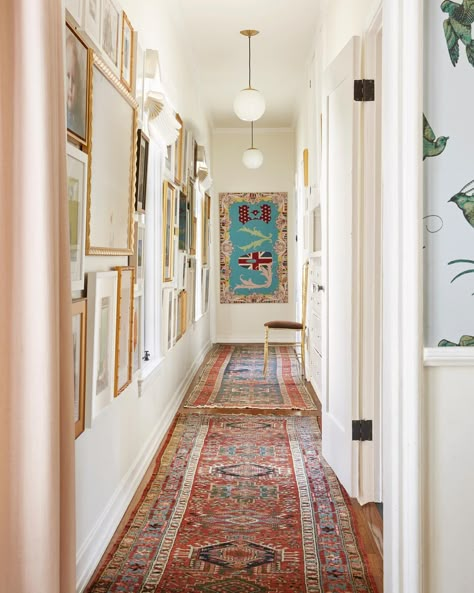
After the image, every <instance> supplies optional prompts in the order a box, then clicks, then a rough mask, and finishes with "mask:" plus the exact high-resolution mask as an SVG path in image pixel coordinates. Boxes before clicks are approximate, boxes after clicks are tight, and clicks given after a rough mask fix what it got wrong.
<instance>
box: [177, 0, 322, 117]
mask: <svg viewBox="0 0 474 593" xmlns="http://www.w3.org/2000/svg"><path fill="white" fill-rule="evenodd" d="M170 2H172V3H173V9H174V10H175V16H176V18H177V19H179V22H180V25H181V27H182V30H183V32H184V33H185V39H186V42H187V45H188V50H189V51H190V55H191V56H192V60H193V62H194V64H195V68H196V70H197V72H196V74H197V78H198V81H199V84H200V86H201V91H202V100H203V104H204V105H205V107H206V109H207V110H208V114H209V119H210V122H211V124H212V126H213V127H217V128H233V127H245V126H248V125H249V124H247V123H245V122H242V121H241V120H239V119H238V118H237V116H236V115H235V114H234V112H233V110H232V104H233V100H234V97H235V95H236V94H237V93H238V92H239V90H241V89H242V88H245V87H246V86H247V82H248V39H247V38H246V37H243V36H242V35H240V33H239V32H240V31H241V30H242V29H257V30H258V31H260V34H259V35H257V36H256V37H253V38H252V86H253V87H254V88H257V89H258V90H259V91H261V92H262V93H263V95H264V97H265V101H266V105H267V107H266V111H265V114H264V115H263V117H262V118H261V119H260V120H259V121H258V123H257V124H256V125H258V127H261V128H273V127H290V126H293V125H294V123H295V115H296V110H297V107H298V105H299V98H300V97H301V90H302V85H303V84H304V71H305V64H306V62H307V60H308V58H309V57H310V56H309V53H310V51H311V47H312V45H313V43H314V35H315V29H316V20H317V18H318V12H319V10H318V7H319V0H170Z"/></svg>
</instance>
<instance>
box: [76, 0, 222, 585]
mask: <svg viewBox="0 0 474 593" xmlns="http://www.w3.org/2000/svg"><path fill="white" fill-rule="evenodd" d="M120 8H121V9H123V10H124V11H125V12H126V14H127V17H128V19H129V20H130V23H131V25H132V27H133V29H134V30H135V31H136V32H137V33H138V37H137V39H138V43H139V44H140V47H141V49H142V50H145V49H147V48H148V49H153V50H157V51H158V55H159V69H158V73H157V83H156V84H155V85H154V86H152V87H151V88H152V90H156V91H160V92H163V93H165V95H166V97H167V101H168V103H169V106H170V108H171V109H172V110H173V111H175V112H177V113H179V114H180V116H181V117H182V119H183V120H184V122H185V125H186V127H187V128H188V129H190V130H192V133H193V136H194V138H195V140H196V141H197V143H198V144H199V145H201V146H203V147H205V150H206V154H207V155H210V138H211V135H210V128H209V125H208V121H207V117H206V114H205V112H204V110H203V109H202V107H201V102H200V97H199V91H198V85H197V82H196V80H195V78H194V76H195V69H194V68H193V63H192V57H190V48H188V47H187V46H186V40H185V38H184V37H183V36H182V35H181V33H180V24H179V20H177V19H176V18H175V15H174V13H173V8H172V7H170V3H169V2H165V1H160V0H158V1H156V0H154V1H151V0H149V1H148V0H144V1H141V2H135V1H134V0H123V1H121V2H120ZM208 165H209V166H210V162H209V160H208ZM155 173H156V174H157V175H158V172H157V171H155ZM160 174H161V173H160ZM149 176H150V172H149ZM209 194H210V195H211V200H212V190H211V191H210V192H209ZM201 197H202V196H201ZM157 206H158V208H159V209H160V210H161V204H158V205H157ZM148 215H149V213H148V211H147V213H146V214H145V215H144V216H148ZM199 221H200V219H199ZM199 224H200V222H199ZM160 242H161V233H160V235H159V236H158V240H157V244H159V243H160ZM198 246H199V243H198ZM120 265H122V266H126V265H128V257H127V256H107V255H87V256H86V257H85V262H84V271H85V274H86V289H87V275H88V274H89V273H91V272H96V271H104V270H110V269H111V268H113V267H114V266H120ZM156 265H157V266H158V265H159V266H161V252H160V251H159V250H158V254H157V258H156ZM199 265H200V264H199ZM160 269H161V268H160ZM160 275H161V272H160ZM86 289H85V290H84V291H79V292H78V291H74V292H73V297H79V296H86ZM158 292H161V286H158ZM159 306H160V307H161V303H159ZM160 312H161V309H160ZM210 346H211V342H210V315H209V313H208V312H207V311H205V310H203V311H202V312H198V313H197V314H196V316H195V320H194V321H193V322H192V323H191V324H190V325H189V326H188V327H187V331H186V333H184V335H183V336H182V337H181V339H179V341H176V343H175V344H174V345H173V347H172V348H171V349H169V350H166V348H165V349H163V352H162V356H161V358H160V360H157V361H156V362H157V364H156V365H155V366H154V368H153V369H152V370H151V372H147V373H146V374H143V375H141V374H140V372H138V373H136V374H135V375H134V376H133V380H132V382H131V384H130V385H129V386H128V387H126V389H125V390H124V391H122V392H121V393H120V394H119V396H118V397H115V398H113V401H112V402H111V403H110V405H108V406H107V407H104V409H103V410H101V411H100V413H99V414H98V415H97V416H95V417H94V418H93V422H92V423H90V422H89V423H86V427H85V430H84V432H82V434H80V435H79V436H78V437H77V439H76V550H77V554H76V557H77V589H78V591H81V590H83V588H84V587H85V585H86V583H87V581H88V579H89V578H90V576H91V574H92V572H93V570H94V569H95V566H96V565H97V563H98V561H99V560H100V558H101V555H102V553H103V552H104V550H105V548H106V546H107V544H108V542H109V540H110V538H111V536H112V535H113V533H114V531H115V529H116V527H117V525H118V523H119V521H120V519H121V517H122V515H123V513H124V512H125V510H126V508H127V506H128V504H129V502H130V500H131V498H132V496H133V495H134V493H135V491H136V489H137V487H138V485H139V483H140V480H141V478H142V476H143V474H144V472H145V471H146V469H147V467H148V465H149V463H150V462H151V461H152V459H153V455H154V453H155V452H156V450H157V447H158V446H159V445H160V443H161V441H162V439H163V438H164V436H165V434H166V431H167V429H168V427H169V425H170V423H171V422H172V420H173V417H174V415H175V413H176V411H177V409H178V407H179V405H180V403H181V401H182V398H183V396H184V394H185V391H186V388H187V386H188V385H189V382H190V380H191V379H192V376H193V374H194V372H195V371H196V370H197V368H198V366H199V364H200V362H202V360H203V358H204V356H205V354H206V352H207V351H208V349H209V348H210Z"/></svg>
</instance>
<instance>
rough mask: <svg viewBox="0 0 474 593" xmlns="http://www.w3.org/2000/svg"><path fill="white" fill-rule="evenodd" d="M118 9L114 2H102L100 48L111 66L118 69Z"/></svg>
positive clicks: (108, 0)
mask: <svg viewBox="0 0 474 593" xmlns="http://www.w3.org/2000/svg"><path fill="white" fill-rule="evenodd" d="M119 28H120V9H119V7H118V5H117V4H116V3H115V2H114V0H102V24H101V29H100V46H101V48H102V51H103V53H104V54H105V55H106V56H107V58H108V59H109V60H110V61H111V63H112V64H113V66H114V67H115V68H117V69H118V67H119Z"/></svg>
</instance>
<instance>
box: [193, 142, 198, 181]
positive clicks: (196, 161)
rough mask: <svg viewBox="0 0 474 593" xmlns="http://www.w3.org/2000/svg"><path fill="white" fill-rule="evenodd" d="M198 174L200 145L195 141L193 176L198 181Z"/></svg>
mask: <svg viewBox="0 0 474 593" xmlns="http://www.w3.org/2000/svg"><path fill="white" fill-rule="evenodd" d="M197 174H198V143H197V141H196V140H193V176H194V179H196V177H197Z"/></svg>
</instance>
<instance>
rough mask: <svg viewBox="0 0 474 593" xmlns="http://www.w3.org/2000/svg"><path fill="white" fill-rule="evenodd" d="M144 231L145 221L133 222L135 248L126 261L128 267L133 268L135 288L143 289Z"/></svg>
mask: <svg viewBox="0 0 474 593" xmlns="http://www.w3.org/2000/svg"><path fill="white" fill-rule="evenodd" d="M145 231H146V225H145V223H143V222H135V232H134V234H133V237H134V241H135V248H134V250H133V255H131V256H130V257H129V258H128V262H129V265H130V267H132V268H133V269H134V276H135V288H136V290H142V289H143V282H144V278H145Z"/></svg>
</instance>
